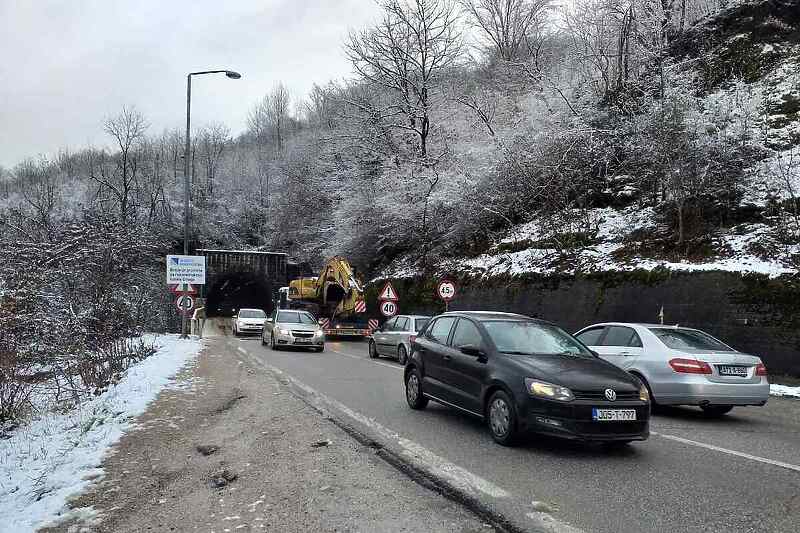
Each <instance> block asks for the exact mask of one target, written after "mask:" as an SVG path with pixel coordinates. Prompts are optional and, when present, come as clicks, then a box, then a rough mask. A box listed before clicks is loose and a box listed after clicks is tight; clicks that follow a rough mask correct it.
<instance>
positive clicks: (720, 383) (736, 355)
mask: <svg viewBox="0 0 800 533" xmlns="http://www.w3.org/2000/svg"><path fill="white" fill-rule="evenodd" d="M575 336H576V337H577V338H578V339H579V340H580V341H581V342H582V343H583V344H585V345H586V346H588V347H589V348H591V349H592V350H593V351H595V352H596V353H597V354H598V355H599V356H600V357H601V358H602V359H605V360H606V361H608V362H610V363H613V364H615V365H617V366H618V367H620V368H622V369H623V370H627V371H628V372H630V373H631V374H633V375H635V376H636V377H638V378H639V379H640V380H642V382H643V383H644V384H645V385H647V388H648V389H649V390H650V398H651V401H652V402H653V404H654V405H656V404H658V405H697V406H699V407H700V408H701V409H703V411H704V412H705V413H706V414H707V415H709V416H721V415H724V414H725V413H727V412H729V411H730V410H731V409H733V408H734V406H737V405H764V404H765V403H767V399H769V381H768V379H767V369H766V367H765V366H764V363H763V362H762V361H761V359H760V358H758V357H756V356H755V355H749V354H746V353H742V352H739V351H737V350H735V349H733V348H731V347H730V346H728V345H727V344H725V343H724V342H722V341H720V340H718V339H715V338H714V337H712V336H711V335H709V334H708V333H705V332H703V331H700V330H699V329H692V328H684V327H678V326H663V325H657V324H628V323H620V322H610V323H605V324H595V325H593V326H589V327H586V328H584V329H582V330H580V331H579V332H578V333H576V334H575Z"/></svg>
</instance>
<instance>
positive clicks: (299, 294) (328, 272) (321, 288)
mask: <svg viewBox="0 0 800 533" xmlns="http://www.w3.org/2000/svg"><path fill="white" fill-rule="evenodd" d="M289 299H290V300H299V301H306V302H310V303H315V304H317V305H318V306H319V308H320V315H323V316H325V317H326V318H330V319H333V318H334V317H335V316H337V315H343V314H353V313H358V312H360V311H359V305H358V304H359V302H360V301H362V300H363V299H364V289H363V285H362V283H361V281H360V280H359V279H358V277H357V276H356V273H355V270H354V269H353V267H352V266H351V265H350V263H349V262H348V261H347V259H345V258H344V257H340V256H336V257H332V258H331V259H329V260H328V261H327V262H326V263H325V266H323V268H322V271H321V272H320V274H319V276H317V277H316V278H299V279H296V280H293V281H292V282H291V283H290V284H289ZM362 307H363V306H362Z"/></svg>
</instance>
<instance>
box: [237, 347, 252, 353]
mask: <svg viewBox="0 0 800 533" xmlns="http://www.w3.org/2000/svg"><path fill="white" fill-rule="evenodd" d="M236 350H237V351H239V352H242V353H243V354H245V355H249V354H248V353H247V350H245V349H244V348H242V347H241V346H237V347H236Z"/></svg>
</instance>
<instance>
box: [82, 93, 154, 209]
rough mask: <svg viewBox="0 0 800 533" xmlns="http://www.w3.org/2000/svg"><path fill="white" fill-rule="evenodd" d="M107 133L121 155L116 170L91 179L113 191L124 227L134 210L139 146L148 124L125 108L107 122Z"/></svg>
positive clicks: (118, 157)
mask: <svg viewBox="0 0 800 533" xmlns="http://www.w3.org/2000/svg"><path fill="white" fill-rule="evenodd" d="M103 127H104V130H105V132H106V133H107V134H108V135H110V136H111V137H112V138H113V139H114V142H115V143H116V148H118V149H119V151H118V152H117V153H116V155H115V163H116V168H115V169H114V170H113V171H112V172H111V173H106V172H102V173H101V174H100V175H98V174H95V173H92V174H91V178H92V179H93V180H94V181H96V182H97V183H98V184H99V185H100V186H101V187H103V188H106V189H108V190H109V191H111V193H112V194H113V196H114V197H115V198H116V199H117V202H118V204H119V217H120V220H121V221H122V222H123V223H124V222H126V221H127V220H128V218H129V216H130V210H131V205H130V203H131V199H132V197H133V192H134V188H135V183H136V177H137V172H138V170H139V168H138V167H139V157H138V154H137V150H136V148H137V146H138V144H139V143H140V142H141V141H142V140H143V139H144V135H145V131H146V130H147V122H146V121H145V119H144V116H143V115H142V114H141V113H140V112H139V111H137V110H136V109H135V108H128V107H124V108H122V111H121V112H120V113H119V114H118V115H116V116H114V117H111V118H108V119H107V120H106V121H105V124H104V125H103Z"/></svg>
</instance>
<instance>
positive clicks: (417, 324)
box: [414, 318, 431, 331]
mask: <svg viewBox="0 0 800 533" xmlns="http://www.w3.org/2000/svg"><path fill="white" fill-rule="evenodd" d="M430 321H431V319H430V318H417V319H415V321H414V331H422V330H423V328H424V327H425V326H427V325H428V322H430Z"/></svg>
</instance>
